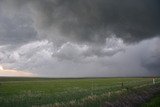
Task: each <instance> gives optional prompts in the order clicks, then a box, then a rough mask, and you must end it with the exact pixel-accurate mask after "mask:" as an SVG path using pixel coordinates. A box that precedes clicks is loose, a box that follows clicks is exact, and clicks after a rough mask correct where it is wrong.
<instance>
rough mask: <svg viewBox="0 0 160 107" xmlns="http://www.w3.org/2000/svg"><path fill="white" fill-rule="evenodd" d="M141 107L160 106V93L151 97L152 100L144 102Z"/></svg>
mask: <svg viewBox="0 0 160 107" xmlns="http://www.w3.org/2000/svg"><path fill="white" fill-rule="evenodd" d="M141 107H160V94H159V95H157V96H156V97H154V98H153V99H151V101H149V102H147V103H145V104H143V105H142V106H141Z"/></svg>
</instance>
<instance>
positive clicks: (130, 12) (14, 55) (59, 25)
mask: <svg viewBox="0 0 160 107" xmlns="http://www.w3.org/2000/svg"><path fill="white" fill-rule="evenodd" d="M0 67H1V69H0V76H8V75H9V74H11V76H12V75H13V76H17V75H18V76H45V77H92V76H94V77H95V76H97V77H102V76H103V77H105V76H107V77H110V76H158V75H160V1H159V0H0ZM2 67H3V69H2ZM26 74H27V75H26Z"/></svg>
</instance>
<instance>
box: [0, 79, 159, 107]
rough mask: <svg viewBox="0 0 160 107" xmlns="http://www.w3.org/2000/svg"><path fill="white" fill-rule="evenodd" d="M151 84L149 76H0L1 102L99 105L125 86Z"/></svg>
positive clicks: (25, 106) (21, 106)
mask: <svg viewBox="0 0 160 107" xmlns="http://www.w3.org/2000/svg"><path fill="white" fill-rule="evenodd" d="M157 81H158V80H157ZM122 82H123V84H124V86H123V87H122V86H121V84H122ZM150 84H152V79H151V78H92V79H91V78H90V79H89V78H86V79H84V78H83V79H51V78H0V105H1V106H2V107H31V106H53V107H67V106H68V107H99V106H100V105H101V104H102V103H103V102H104V101H106V100H114V99H115V98H116V97H117V96H118V95H119V94H121V93H125V92H126V91H127V89H128V88H135V87H140V86H144V85H150Z"/></svg>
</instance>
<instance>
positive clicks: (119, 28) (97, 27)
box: [15, 0, 160, 42]
mask: <svg viewBox="0 0 160 107" xmlns="http://www.w3.org/2000/svg"><path fill="white" fill-rule="evenodd" d="M16 1H17V3H15V4H16V5H22V4H24V3H26V0H16ZM28 1H29V2H30V3H31V4H32V6H33V7H34V8H35V10H36V11H37V12H38V14H39V15H38V17H36V18H38V20H39V22H38V23H39V24H38V26H39V27H40V28H41V29H43V30H44V29H48V28H50V27H53V26H54V27H58V29H59V30H60V32H61V33H62V35H63V36H66V37H67V38H70V39H75V40H80V41H87V42H88V41H89V42H104V41H105V38H106V37H108V36H109V35H110V33H114V34H115V35H116V36H117V37H120V38H123V40H125V41H126V42H135V41H141V40H143V39H146V38H151V37H153V36H157V35H158V34H159V33H160V21H159V19H160V13H159V11H160V2H159V0H123V1H122V0H28Z"/></svg>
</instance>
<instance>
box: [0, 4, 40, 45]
mask: <svg viewBox="0 0 160 107" xmlns="http://www.w3.org/2000/svg"><path fill="white" fill-rule="evenodd" d="M0 2H2V1H0ZM8 8H9V9H8ZM0 13H1V14H0V45H4V44H12V45H19V44H25V43H27V42H30V41H33V40H35V39H36V38H37V32H36V31H35V29H34V27H33V24H32V23H33V21H32V20H31V19H30V17H28V16H27V11H25V10H23V11H19V10H15V9H14V8H11V7H8V6H6V5H3V2H2V4H0Z"/></svg>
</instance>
